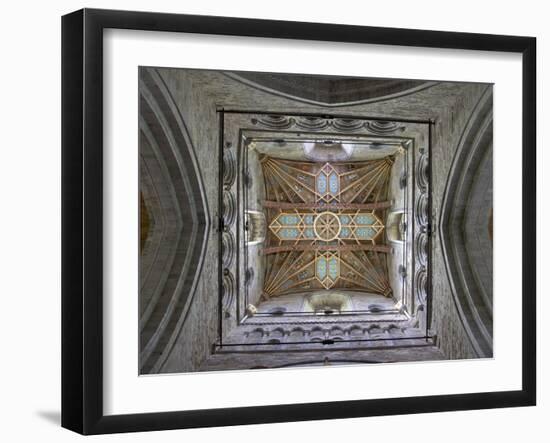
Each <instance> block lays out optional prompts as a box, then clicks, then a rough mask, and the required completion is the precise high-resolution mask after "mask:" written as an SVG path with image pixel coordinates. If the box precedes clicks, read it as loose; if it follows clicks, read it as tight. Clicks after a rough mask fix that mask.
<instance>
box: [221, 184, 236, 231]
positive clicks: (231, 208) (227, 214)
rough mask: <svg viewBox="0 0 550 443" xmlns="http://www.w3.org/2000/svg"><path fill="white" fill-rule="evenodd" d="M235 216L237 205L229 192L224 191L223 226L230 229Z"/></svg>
mask: <svg viewBox="0 0 550 443" xmlns="http://www.w3.org/2000/svg"><path fill="white" fill-rule="evenodd" d="M236 216H237V203H236V201H235V196H234V195H233V193H232V192H231V191H224V193H223V224H224V226H225V227H226V228H227V227H230V226H232V225H233V223H234V222H235V218H236Z"/></svg>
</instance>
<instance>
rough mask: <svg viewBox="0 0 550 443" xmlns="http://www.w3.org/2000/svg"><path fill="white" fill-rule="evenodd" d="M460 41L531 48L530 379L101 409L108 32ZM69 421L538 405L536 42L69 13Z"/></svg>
mask: <svg viewBox="0 0 550 443" xmlns="http://www.w3.org/2000/svg"><path fill="white" fill-rule="evenodd" d="M107 28H117V29H132V30H147V31H171V32H186V33H197V34H217V35H228V36H248V37H268V38H285V39H301V40H317V41H331V42H352V43H369V44H377V45H397V46H410V47H413V46H415V47H424V48H453V49H467V50H479V51H501V52H510V53H520V54H522V64H523V80H522V82H523V84H522V88H523V97H522V103H523V105H522V106H523V109H522V111H523V118H522V122H521V123H522V131H523V135H522V137H523V138H522V143H523V145H522V158H523V165H522V172H523V177H522V183H523V189H522V194H523V207H522V220H523V232H522V240H523V245H522V252H523V257H522V259H523V266H522V288H523V293H522V359H523V360H522V388H521V389H520V390H516V391H503V392H478V393H471V394H457V395H436V396H420V397H404V398H392V399H371V400H357V401H336V402H323V403H307V404H285V405H266V406H261V407H238V408H224V409H208V410H191V411H170V412H160V413H142V414H130V415H104V412H103V406H102V405H103V343H102V324H103V318H102V315H103V301H102V287H103V274H102V269H103V246H102V245H103V227H102V223H103V210H102V206H103V199H102V195H103V192H102V191H103V181H102V180H103V166H102V165H103V148H102V138H103V122H102V120H103V112H102V108H103V87H102V85H103V30H104V29H107ZM62 200H63V203H62V426H63V427H65V428H68V429H71V430H73V431H76V432H79V433H82V434H106V433H116V432H132V431H151V430H162V429H179V428H194V427H211V426H228V425H239V424H255V423H273V422H286V421H302V420H319V419H331V418H348V417H362V416H380V415H392V414H411V413H424V412H436V411H457V410H468V409H486V408H502V407H516V406H530V405H535V403H536V315H535V309H536V39H535V38H533V37H516V36H503V35H485V34H470V33H456V32H440V31H424V30H411V29H391V28H378V27H366V26H348V25H337V24H319V23H302V22H281V21H274V20H256V19H244V18H229V17H210V16H196V15H178V14H164V13H149V12H127V11H110V10H97V9H83V10H79V11H76V12H73V13H71V14H68V15H65V16H64V17H63V18H62Z"/></svg>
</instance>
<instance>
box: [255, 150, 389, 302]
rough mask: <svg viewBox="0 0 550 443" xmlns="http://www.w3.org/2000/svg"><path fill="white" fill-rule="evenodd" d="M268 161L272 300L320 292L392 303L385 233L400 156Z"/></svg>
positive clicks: (268, 287) (267, 291) (268, 286)
mask: <svg viewBox="0 0 550 443" xmlns="http://www.w3.org/2000/svg"><path fill="white" fill-rule="evenodd" d="M260 161H261V165H262V170H263V174H264V182H265V189H266V197H267V200H266V201H264V202H263V206H264V210H265V213H266V214H267V220H268V228H269V229H268V235H267V239H266V243H265V247H264V250H263V253H264V254H265V255H267V260H266V278H265V284H264V296H265V297H266V298H270V297H274V296H279V295H283V294H288V293H293V292H303V291H315V290H319V289H349V290H360V291H365V292H369V293H375V294H382V295H385V296H389V295H390V294H391V287H390V284H389V281H388V270H387V261H386V259H385V254H386V253H387V252H388V251H389V250H390V248H389V247H388V246H386V245H385V235H384V229H385V212H386V211H385V209H386V208H387V207H389V206H391V203H390V202H388V181H389V176H390V170H391V167H392V164H393V157H392V156H388V157H385V158H383V159H380V160H373V161H366V162H325V163H322V162H317V163H315V162H296V161H289V160H281V159H274V158H271V157H268V156H265V155H264V156H262V157H261V160H260Z"/></svg>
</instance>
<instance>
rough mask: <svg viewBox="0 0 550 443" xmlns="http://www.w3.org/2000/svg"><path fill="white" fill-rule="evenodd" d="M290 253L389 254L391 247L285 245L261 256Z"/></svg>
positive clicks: (266, 250)
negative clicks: (373, 252) (347, 252)
mask: <svg viewBox="0 0 550 443" xmlns="http://www.w3.org/2000/svg"><path fill="white" fill-rule="evenodd" d="M290 251H376V252H384V253H388V252H391V247H390V246H386V245H372V244H367V245H337V246H336V245H300V244H298V245H285V246H271V247H268V248H264V249H263V251H262V252H263V254H264V255H267V254H277V253H278V252H290Z"/></svg>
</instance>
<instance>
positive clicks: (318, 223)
mask: <svg viewBox="0 0 550 443" xmlns="http://www.w3.org/2000/svg"><path fill="white" fill-rule="evenodd" d="M313 229H314V231H315V235H316V236H317V238H318V239H319V240H322V241H331V240H334V239H335V238H337V237H338V235H340V230H341V229H342V225H341V223H340V219H339V218H338V216H337V215H336V214H334V213H332V212H328V211H327V212H321V213H320V214H319V215H318V216H317V217H316V218H315V222H314V223H313Z"/></svg>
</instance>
